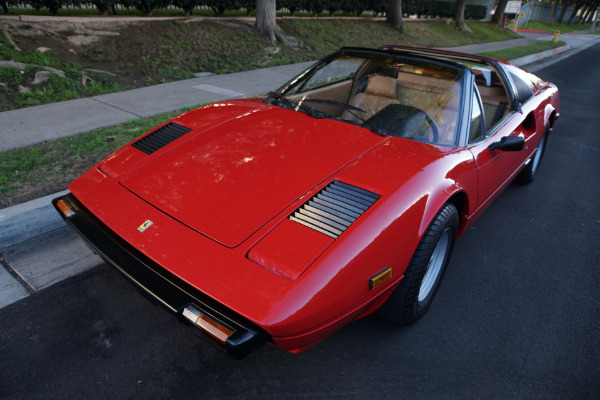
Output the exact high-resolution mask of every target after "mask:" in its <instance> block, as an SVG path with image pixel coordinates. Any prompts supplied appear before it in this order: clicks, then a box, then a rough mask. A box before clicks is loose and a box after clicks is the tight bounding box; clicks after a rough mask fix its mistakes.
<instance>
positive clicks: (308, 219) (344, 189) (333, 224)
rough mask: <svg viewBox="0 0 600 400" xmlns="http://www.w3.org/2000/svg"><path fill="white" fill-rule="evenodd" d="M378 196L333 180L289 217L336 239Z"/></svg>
mask: <svg viewBox="0 0 600 400" xmlns="http://www.w3.org/2000/svg"><path fill="white" fill-rule="evenodd" d="M377 199H379V195H377V194H375V193H372V192H369V191H367V190H364V189H361V188H358V187H356V186H352V185H349V184H347V183H343V182H339V181H333V182H331V183H330V184H329V185H327V186H325V187H324V188H323V189H322V190H321V191H320V192H319V193H317V194H316V195H315V196H313V197H312V198H311V199H310V200H308V202H306V203H304V205H303V206H302V207H300V208H299V209H298V210H296V212H294V213H293V214H292V215H290V217H289V219H291V220H292V221H295V222H297V223H299V224H302V225H304V226H307V227H309V228H311V229H314V230H316V231H318V232H321V233H323V234H325V235H327V236H330V237H332V238H334V239H337V238H338V237H339V236H340V235H341V234H342V233H343V232H344V231H345V230H346V229H348V227H349V226H350V225H352V223H353V222H354V221H356V220H357V219H358V217H360V216H361V215H362V214H363V213H364V212H365V211H367V210H368V209H369V207H371V206H372V205H373V203H375V201H377Z"/></svg>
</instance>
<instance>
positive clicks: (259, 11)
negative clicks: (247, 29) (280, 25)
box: [256, 0, 277, 42]
mask: <svg viewBox="0 0 600 400" xmlns="http://www.w3.org/2000/svg"><path fill="white" fill-rule="evenodd" d="M276 11H277V9H276V7H275V0H256V29H258V31H259V32H260V33H262V34H263V35H267V36H268V37H269V39H271V42H275V40H276V38H275V30H276V29H277V23H276V20H275V17H276V13H275V12H276Z"/></svg>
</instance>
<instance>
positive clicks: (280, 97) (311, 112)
mask: <svg viewBox="0 0 600 400" xmlns="http://www.w3.org/2000/svg"><path fill="white" fill-rule="evenodd" d="M267 94H268V95H269V97H273V98H274V99H276V100H279V101H281V102H282V103H283V104H285V105H287V106H288V107H291V108H293V109H295V110H296V111H297V110H302V111H304V112H306V114H308V115H310V116H311V117H313V118H317V119H320V118H326V117H328V116H329V114H326V113H324V112H320V111H317V110H315V109H314V108H311V107H309V106H305V105H303V104H298V103H296V102H294V101H292V100H290V99H288V98H287V97H285V96H284V95H282V94H281V93H277V92H269V93H267Z"/></svg>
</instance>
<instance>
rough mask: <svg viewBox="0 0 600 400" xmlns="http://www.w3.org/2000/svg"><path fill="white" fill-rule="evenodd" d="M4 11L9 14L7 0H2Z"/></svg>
mask: <svg viewBox="0 0 600 400" xmlns="http://www.w3.org/2000/svg"><path fill="white" fill-rule="evenodd" d="M2 12H3V13H4V14H8V4H7V3H6V0H2Z"/></svg>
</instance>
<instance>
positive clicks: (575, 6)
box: [567, 0, 582, 25]
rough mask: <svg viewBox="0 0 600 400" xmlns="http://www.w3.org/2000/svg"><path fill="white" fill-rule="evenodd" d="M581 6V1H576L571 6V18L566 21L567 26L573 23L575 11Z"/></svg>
mask: <svg viewBox="0 0 600 400" xmlns="http://www.w3.org/2000/svg"><path fill="white" fill-rule="evenodd" d="M581 4H582V0H577V1H576V2H575V5H574V6H573V11H572V12H571V16H570V17H569V20H568V21H567V24H568V25H571V24H572V23H573V20H574V19H575V16H576V15H577V11H578V10H579V8H580V7H581Z"/></svg>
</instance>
